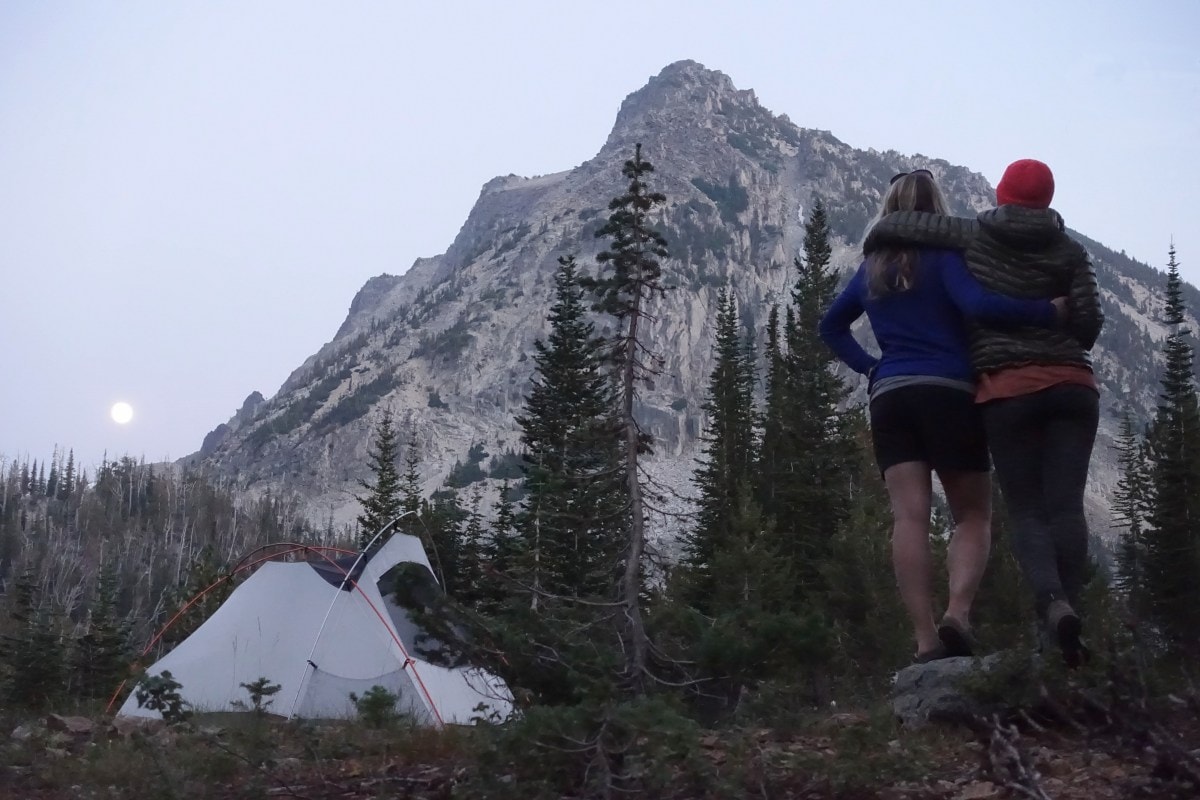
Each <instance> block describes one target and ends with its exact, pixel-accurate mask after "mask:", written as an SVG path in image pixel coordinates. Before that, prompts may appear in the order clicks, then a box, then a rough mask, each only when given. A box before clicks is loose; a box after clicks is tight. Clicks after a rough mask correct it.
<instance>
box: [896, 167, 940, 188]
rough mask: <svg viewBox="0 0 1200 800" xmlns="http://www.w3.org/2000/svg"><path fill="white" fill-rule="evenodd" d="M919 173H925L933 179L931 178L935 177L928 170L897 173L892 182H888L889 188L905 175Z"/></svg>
mask: <svg viewBox="0 0 1200 800" xmlns="http://www.w3.org/2000/svg"><path fill="white" fill-rule="evenodd" d="M918 172H924V173H925V174H926V175H928V176H929V177H931V178H932V177H933V173H932V172H930V171H929V170H927V169H914V170H913V171H912V172H897V173H896V174H895V175H893V176H892V179H891V180H890V181H888V186H891V185H892V184H893V183H895V182H896V181H898V180H900V179H901V178H903V177H904V176H905V175H916V174H917V173H918Z"/></svg>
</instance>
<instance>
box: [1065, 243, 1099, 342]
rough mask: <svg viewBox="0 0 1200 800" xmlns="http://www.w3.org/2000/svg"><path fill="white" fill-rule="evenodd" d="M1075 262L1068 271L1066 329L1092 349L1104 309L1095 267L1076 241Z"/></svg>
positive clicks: (1097, 335)
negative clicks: (1070, 271)
mask: <svg viewBox="0 0 1200 800" xmlns="http://www.w3.org/2000/svg"><path fill="white" fill-rule="evenodd" d="M1075 246H1076V247H1077V248H1079V253H1078V259H1079V260H1078V264H1077V265H1076V266H1075V269H1074V271H1073V272H1072V273H1071V288H1070V291H1069V293H1068V295H1067V297H1068V304H1067V307H1068V309H1069V311H1070V318H1069V320H1068V322H1067V330H1068V331H1070V332H1071V335H1072V336H1074V337H1075V339H1076V341H1078V342H1079V344H1081V345H1082V346H1083V349H1084V350H1091V349H1092V347H1093V346H1094V345H1095V344H1096V339H1098V338H1100V329H1101V328H1103V327H1104V311H1103V309H1101V308H1100V284H1099V282H1098V281H1097V280H1096V268H1095V267H1094V266H1092V261H1091V259H1089V258H1088V254H1087V251H1086V250H1084V249H1083V246H1082V245H1080V244H1079V243H1078V242H1076V243H1075Z"/></svg>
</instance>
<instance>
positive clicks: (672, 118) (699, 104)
mask: <svg viewBox="0 0 1200 800" xmlns="http://www.w3.org/2000/svg"><path fill="white" fill-rule="evenodd" d="M738 108H742V109H758V108H760V107H759V105H758V98H757V97H756V96H755V94H754V92H753V90H749V89H745V90H739V89H738V88H737V87H735V86H734V85H733V80H732V79H731V78H730V77H729V76H728V75H726V74H725V73H723V72H718V71H716V70H712V69H708V68H707V67H705V66H704V65H703V64H700V63H698V62H695V61H676V62H675V63H673V64H669V65H667V66H666V67H665V68H664V69H663V70H662V72H660V73H658V75H655V76H654V77H653V78H651V79H650V81H649V82H648V83H647V84H646V85H645V86H643V87H642V88H641V89H638V90H637V91H636V92H634V93H633V94H631V95H629V96H628V97H626V98H625V101H624V102H623V103H621V109H620V111H618V112H617V119H616V122H615V123H614V125H613V129H612V133H610V134H609V143H610V144H612V143H615V142H622V141H626V140H629V139H630V138H631V137H633V138H636V137H637V136H639V135H646V134H647V133H648V132H649V131H650V130H651V129H653V128H655V127H657V126H660V125H662V124H663V123H665V122H668V121H669V122H674V123H676V124H678V123H680V122H684V123H687V122H691V123H699V124H700V125H701V126H702V127H708V126H709V124H711V118H712V116H713V115H714V114H729V113H731V112H733V111H735V110H736V109H738Z"/></svg>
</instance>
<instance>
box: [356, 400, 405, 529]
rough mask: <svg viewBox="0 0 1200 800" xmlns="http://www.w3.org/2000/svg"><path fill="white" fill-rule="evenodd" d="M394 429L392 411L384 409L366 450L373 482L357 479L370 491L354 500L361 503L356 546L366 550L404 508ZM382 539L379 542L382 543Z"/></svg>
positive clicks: (360, 484)
mask: <svg viewBox="0 0 1200 800" xmlns="http://www.w3.org/2000/svg"><path fill="white" fill-rule="evenodd" d="M397 456H398V452H397V441H396V428H395V425H394V424H393V421H392V412H391V411H390V410H385V411H384V412H383V415H382V416H381V417H380V418H379V422H378V423H376V425H375V441H374V442H373V443H372V446H371V450H370V453H369V458H370V464H371V475H372V478H373V480H372V481H369V482H368V481H364V480H359V482H358V483H359V486H361V487H362V488H363V489H365V490H367V492H369V494H367V495H366V496H363V497H360V496H357V495H356V496H355V499H356V500H358V502H359V503H361V504H362V508H363V511H362V513H361V514H359V515H358V524H359V533H358V546H359V548H360V549H365V548H366V547H367V545H369V544H370V543H371V540H372V539H374V538H375V536H376V534H378V533H379V532H380V531H382V530H383V529H384V527H385V526H387V525H388V523H390V522H391V521H392V520H393V519H395V518H396V517H398V516H399V515H400V513H401V511H403V506H404V503H403V498H402V496H401V485H400V474H399V472H398V471H397V469H396V461H397ZM382 543H383V542H382V541H381V542H379V544H382Z"/></svg>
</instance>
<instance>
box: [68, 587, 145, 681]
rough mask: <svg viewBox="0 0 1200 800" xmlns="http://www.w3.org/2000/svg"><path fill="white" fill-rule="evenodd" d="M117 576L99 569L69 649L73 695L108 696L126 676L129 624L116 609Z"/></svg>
mask: <svg viewBox="0 0 1200 800" xmlns="http://www.w3.org/2000/svg"><path fill="white" fill-rule="evenodd" d="M117 595H118V585H117V575H116V573H115V572H114V571H113V570H112V569H111V568H105V569H103V570H101V572H100V575H99V577H98V578H97V579H96V589H95V594H94V596H93V600H92V603H91V608H89V610H88V618H87V623H86V624H87V627H86V629H85V630H84V632H83V634H82V635H80V636H78V637H77V638H76V639H75V643H74V648H73V650H72V652H71V675H72V684H73V688H74V691H75V693H76V694H78V695H80V696H82V697H86V698H91V699H96V698H106V697H108V696H109V695H110V694H111V693H112V691H113V689H114V688H116V686H117V685H118V684H119V683H120V682H121V680H122V679H123V678H124V677H125V676H126V674H127V673H128V670H129V663H130V661H131V660H132V659H131V653H130V647H129V633H130V631H129V624H128V623H127V622H126V621H124V620H122V619H121V617H120V615H119V614H118V612H117Z"/></svg>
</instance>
